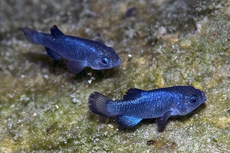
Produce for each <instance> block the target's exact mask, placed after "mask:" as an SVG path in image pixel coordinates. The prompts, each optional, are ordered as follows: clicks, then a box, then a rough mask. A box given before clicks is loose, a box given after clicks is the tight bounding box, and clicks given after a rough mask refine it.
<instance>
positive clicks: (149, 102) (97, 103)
mask: <svg viewBox="0 0 230 153" xmlns="http://www.w3.org/2000/svg"><path fill="white" fill-rule="evenodd" d="M205 101H206V96H205V94H204V92H203V91H200V90H199V89H195V88H194V87H192V86H175V87H168V88H161V89H154V90H150V91H144V90H141V89H129V90H128V92H127V93H126V95H125V96H124V97H123V99H122V100H119V101H113V100H111V99H109V98H107V97H106V96H104V95H102V94H101V93H99V92H94V93H92V94H91V95H90V96H89V108H90V110H91V111H92V112H93V113H96V114H99V115H104V116H108V117H112V116H115V117H116V118H115V121H116V122H117V124H119V125H120V126H122V127H125V128H130V127H133V126H135V125H137V124H138V123H139V122H140V121H141V120H142V119H149V118H157V124H158V126H159V127H163V126H164V125H165V123H166V121H167V119H168V118H169V117H170V116H177V115H182V116H184V115H186V114H188V113H190V112H191V111H193V110H194V109H196V108H197V107H198V106H200V105H201V104H202V103H204V102H205Z"/></svg>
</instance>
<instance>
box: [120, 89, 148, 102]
mask: <svg viewBox="0 0 230 153" xmlns="http://www.w3.org/2000/svg"><path fill="white" fill-rule="evenodd" d="M144 92H145V91H144V90H141V89H137V88H131V89H129V90H128V91H127V92H126V94H125V95H124V96H123V100H133V99H136V98H139V97H140V96H141V95H142V93H144Z"/></svg>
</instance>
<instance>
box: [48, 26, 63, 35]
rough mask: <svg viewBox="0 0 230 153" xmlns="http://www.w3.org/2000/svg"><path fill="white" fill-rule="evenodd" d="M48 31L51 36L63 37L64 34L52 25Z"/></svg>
mask: <svg viewBox="0 0 230 153" xmlns="http://www.w3.org/2000/svg"><path fill="white" fill-rule="evenodd" d="M50 31H51V35H52V36H64V35H65V34H64V33H62V32H61V30H60V29H58V27H57V26H56V25H53V26H52V27H51V28H50Z"/></svg>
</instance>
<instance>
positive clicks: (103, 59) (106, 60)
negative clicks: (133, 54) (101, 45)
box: [101, 57, 109, 64]
mask: <svg viewBox="0 0 230 153" xmlns="http://www.w3.org/2000/svg"><path fill="white" fill-rule="evenodd" d="M101 62H102V63H103V64H108V63H109V59H108V58H106V57H104V58H102V59H101Z"/></svg>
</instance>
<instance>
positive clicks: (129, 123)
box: [115, 116, 142, 128]
mask: <svg viewBox="0 0 230 153" xmlns="http://www.w3.org/2000/svg"><path fill="white" fill-rule="evenodd" d="M141 120H142V119H141V118H136V117H132V116H117V117H116V119H115V121H116V123H117V124H118V125H120V126H121V127H124V128H132V127H134V126H136V125H137V124H138V123H139V122H140V121H141Z"/></svg>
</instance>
